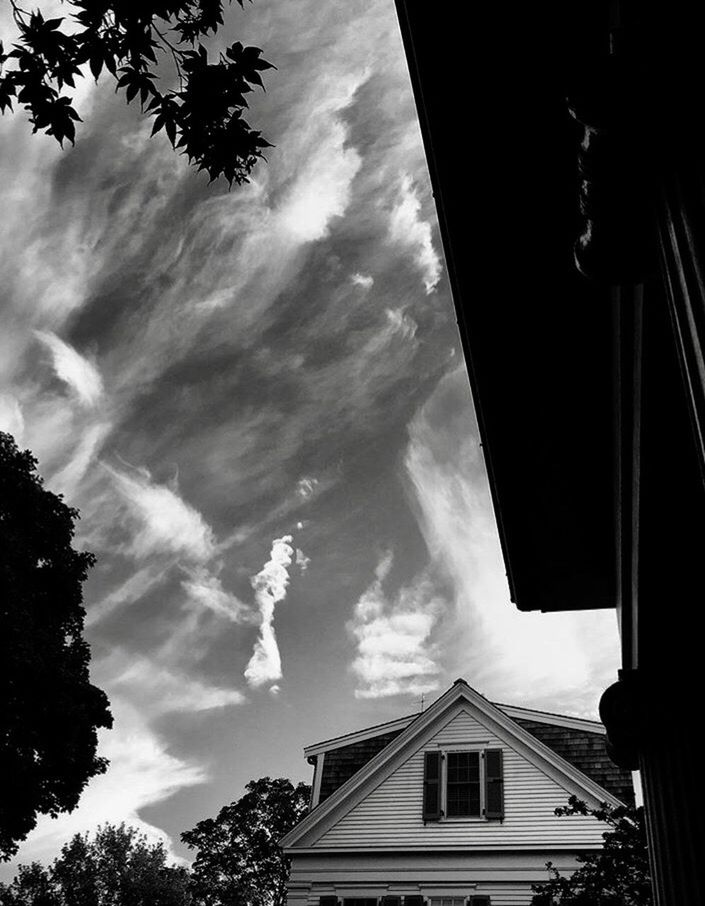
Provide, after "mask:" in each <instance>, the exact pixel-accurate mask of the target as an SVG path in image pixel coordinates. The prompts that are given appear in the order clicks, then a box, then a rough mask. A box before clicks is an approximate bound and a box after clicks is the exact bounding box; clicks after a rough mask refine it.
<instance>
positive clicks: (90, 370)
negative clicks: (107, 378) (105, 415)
mask: <svg viewBox="0 0 705 906" xmlns="http://www.w3.org/2000/svg"><path fill="white" fill-rule="evenodd" d="M34 333H35V336H36V337H37V339H38V340H41V342H42V343H43V344H44V345H45V346H46V347H47V349H48V350H49V352H50V353H51V357H52V364H53V367H54V371H55V372H56V376H57V377H58V378H59V380H60V381H63V382H64V383H65V384H66V385H67V386H68V387H69V388H70V389H71V390H72V391H73V392H74V393H75V394H76V396H77V397H78V399H79V400H80V402H81V403H82V404H83V405H84V406H95V405H96V404H97V403H98V402H99V400H100V398H101V397H102V396H103V392H104V391H103V380H102V378H101V376H100V372H99V371H98V369H97V368H96V366H95V365H94V364H93V363H92V362H90V361H89V360H88V359H87V358H85V357H84V356H82V355H81V354H80V353H78V352H76V350H75V349H74V348H73V346H69V344H68V343H65V342H64V341H63V340H61V339H60V338H59V337H57V336H56V334H53V333H47V332H44V331H41V330H36V331H35V332H34Z"/></svg>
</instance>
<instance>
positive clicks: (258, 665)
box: [245, 535, 294, 688]
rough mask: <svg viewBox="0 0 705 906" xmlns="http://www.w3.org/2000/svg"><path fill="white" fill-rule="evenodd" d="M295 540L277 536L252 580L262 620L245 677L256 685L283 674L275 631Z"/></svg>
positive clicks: (270, 680)
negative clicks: (275, 617)
mask: <svg viewBox="0 0 705 906" xmlns="http://www.w3.org/2000/svg"><path fill="white" fill-rule="evenodd" d="M291 541H292V537H291V535H284V536H283V537H281V538H275V539H274V541H273V542H272V551H271V554H270V557H269V560H268V561H267V562H266V563H265V564H264V566H263V567H262V569H261V570H260V571H259V572H258V573H257V575H255V576H253V577H252V580H251V581H252V587H253V588H254V590H255V601H256V603H257V606H258V608H259V611H260V617H261V622H260V631H259V638H258V639H257V641H256V642H255V647H254V651H253V653H252V657H251V658H250V662H249V663H248V665H247V667H246V668H245V679H246V680H247V682H248V683H249V684H250V685H251V686H254V687H255V688H256V687H258V686H263V685H264V684H265V683H268V682H272V681H275V680H278V679H281V676H282V667H281V657H280V655H279V646H278V645H277V639H276V636H275V634H274V607H275V605H276V604H279V603H280V602H281V601H283V600H284V598H285V597H286V588H287V585H288V584H289V571H288V567H289V566H290V565H291V562H292V559H293V556H294V549H293V547H292V546H291Z"/></svg>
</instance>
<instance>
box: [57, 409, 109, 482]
mask: <svg viewBox="0 0 705 906" xmlns="http://www.w3.org/2000/svg"><path fill="white" fill-rule="evenodd" d="M109 431H110V425H108V424H95V425H90V426H89V427H88V428H87V429H86V431H85V432H84V434H83V436H82V437H81V438H80V439H79V441H78V443H77V444H76V447H75V448H74V450H73V453H72V455H71V458H70V459H69V461H68V462H67V463H66V465H65V466H63V467H62V468H61V469H60V470H59V471H58V472H56V473H55V474H54V475H52V477H51V486H52V487H53V488H55V489H56V490H57V491H58V492H59V493H62V494H64V495H66V497H67V498H68V499H69V500H70V499H71V498H72V497H73V495H74V493H75V492H76V491H77V489H78V486H79V484H80V482H81V481H82V479H83V478H84V476H85V475H86V473H87V471H88V469H89V468H90V466H91V464H92V463H93V462H95V458H96V456H97V454H98V452H99V451H100V447H101V444H102V443H103V441H104V440H105V437H106V435H107V434H108V432H109Z"/></svg>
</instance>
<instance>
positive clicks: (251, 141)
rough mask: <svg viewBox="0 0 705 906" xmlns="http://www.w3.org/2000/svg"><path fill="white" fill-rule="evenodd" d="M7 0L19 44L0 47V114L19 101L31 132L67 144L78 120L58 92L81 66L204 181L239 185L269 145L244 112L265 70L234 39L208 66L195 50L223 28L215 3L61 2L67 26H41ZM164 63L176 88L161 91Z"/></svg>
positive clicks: (251, 50) (37, 16)
mask: <svg viewBox="0 0 705 906" xmlns="http://www.w3.org/2000/svg"><path fill="white" fill-rule="evenodd" d="M10 2H11V5H12V10H13V15H14V21H15V24H16V26H17V29H18V31H19V40H18V41H17V42H16V43H14V44H13V45H12V47H11V49H10V50H9V51H8V52H5V50H4V49H3V46H2V43H1V42H0V112H2V113H4V112H5V111H6V110H12V109H13V103H14V102H17V103H19V104H21V105H22V106H23V107H24V109H25V110H26V111H27V113H28V115H29V120H30V122H31V124H32V126H33V127H34V130H33V131H34V132H37V131H40V130H43V131H44V132H46V133H47V134H48V135H53V136H54V138H55V139H56V140H57V141H58V142H59V144H60V145H62V146H63V142H64V139H68V140H69V141H70V142H72V143H73V141H74V139H75V135H76V122H77V121H79V120H80V117H79V115H78V113H77V112H76V110H75V109H74V107H73V106H72V99H71V95H70V94H69V93H67V92H66V90H65V89H66V87H67V86H68V88H74V87H75V80H76V79H77V78H81V77H83V76H84V74H85V71H86V66H87V67H88V69H90V72H91V73H92V74H93V77H94V78H95V79H96V81H97V80H98V78H99V77H100V76H101V74H102V73H104V72H107V73H108V74H109V75H110V76H112V78H113V79H114V80H115V90H116V91H118V92H122V93H124V95H125V99H126V100H127V103H128V104H129V103H131V102H132V101H133V100H135V99H137V100H138V101H139V103H140V105H141V108H142V110H143V111H144V112H146V113H147V114H148V115H149V116H151V117H153V120H154V121H153V127H152V135H154V134H155V133H156V132H159V131H160V130H161V129H164V131H165V132H166V134H167V136H168V139H169V141H170V142H171V144H172V146H173V147H174V148H177V149H179V150H180V151H182V152H183V153H184V154H186V156H187V157H188V159H189V162H191V163H193V164H195V165H196V166H197V167H198V169H199V170H206V171H207V172H208V174H209V176H210V178H211V181H212V180H214V179H216V178H217V177H219V176H221V175H222V176H224V177H225V178H226V179H227V180H228V182H229V183H230V184H231V185H232V183H233V182H236V183H242V182H246V181H247V176H248V174H249V173H250V171H251V170H252V167H253V166H254V165H255V164H256V163H257V161H258V160H259V159H260V158H261V157H262V156H263V149H264V148H267V147H271V145H270V143H269V142H268V141H266V139H264V138H263V137H262V135H261V133H260V132H257V131H256V130H253V129H251V128H250V126H249V125H248V123H247V122H246V121H245V119H244V118H243V111H244V110H245V109H246V108H247V106H248V104H247V99H246V95H247V94H248V93H249V92H251V91H252V90H253V87H255V86H259V87H262V88H263V87H264V86H263V83H262V77H261V75H260V73H261V72H263V71H264V70H267V69H272V68H273V66H272V64H271V63H268V62H267V61H266V60H264V59H262V51H261V50H260V49H259V48H258V47H243V45H242V44H241V43H240V42H239V41H238V42H235V43H234V44H232V45H231V46H230V47H228V48H227V49H226V50H225V52H224V53H221V54H219V55H218V56H217V57H216V58H213V59H211V58H210V57H209V54H208V51H207V50H206V48H205V47H204V46H203V44H202V43H201V39H204V38H206V37H207V36H208V35H209V34H212V35H215V34H216V33H217V31H218V28H219V27H220V26H221V25H222V24H223V2H222V0H67V6H68V7H69V8H71V9H72V10H73V13H72V16H71V17H70V20H67V19H65V18H53V19H45V18H44V16H43V15H42V13H41V11H40V10H36V11H34V12H28V11H26V10H24V9H22V7H20V6H19V4H18V2H17V0H10ZM237 2H238V3H239V4H240V6H241V7H242V6H244V2H245V0H237ZM164 57H167V58H168V59H169V60H170V61H171V63H172V64H173V68H174V69H175V77H176V81H177V82H178V85H177V86H175V87H173V88H170V89H167V90H165V91H161V90H160V89H158V88H157V86H156V85H155V82H156V81H158V80H159V76H158V75H157V70H158V69H160V68H162V71H163V67H160V66H159V63H160V61H161V59H162V58H164Z"/></svg>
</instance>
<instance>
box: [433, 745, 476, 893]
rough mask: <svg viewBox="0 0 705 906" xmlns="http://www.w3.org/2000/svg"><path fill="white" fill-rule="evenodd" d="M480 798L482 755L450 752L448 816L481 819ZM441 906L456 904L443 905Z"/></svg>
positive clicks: (447, 778) (448, 759)
mask: <svg viewBox="0 0 705 906" xmlns="http://www.w3.org/2000/svg"><path fill="white" fill-rule="evenodd" d="M480 798H481V797H480V753H479V752H449V753H448V755H447V756H446V815H448V817H450V818H454V817H458V816H460V815H468V816H470V815H475V816H477V817H479V816H480V814H481V811H480V809H481V804H480ZM446 899H447V897H446ZM456 899H457V898H456ZM439 906H456V904H455V903H450V904H446V903H442V904H439Z"/></svg>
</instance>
